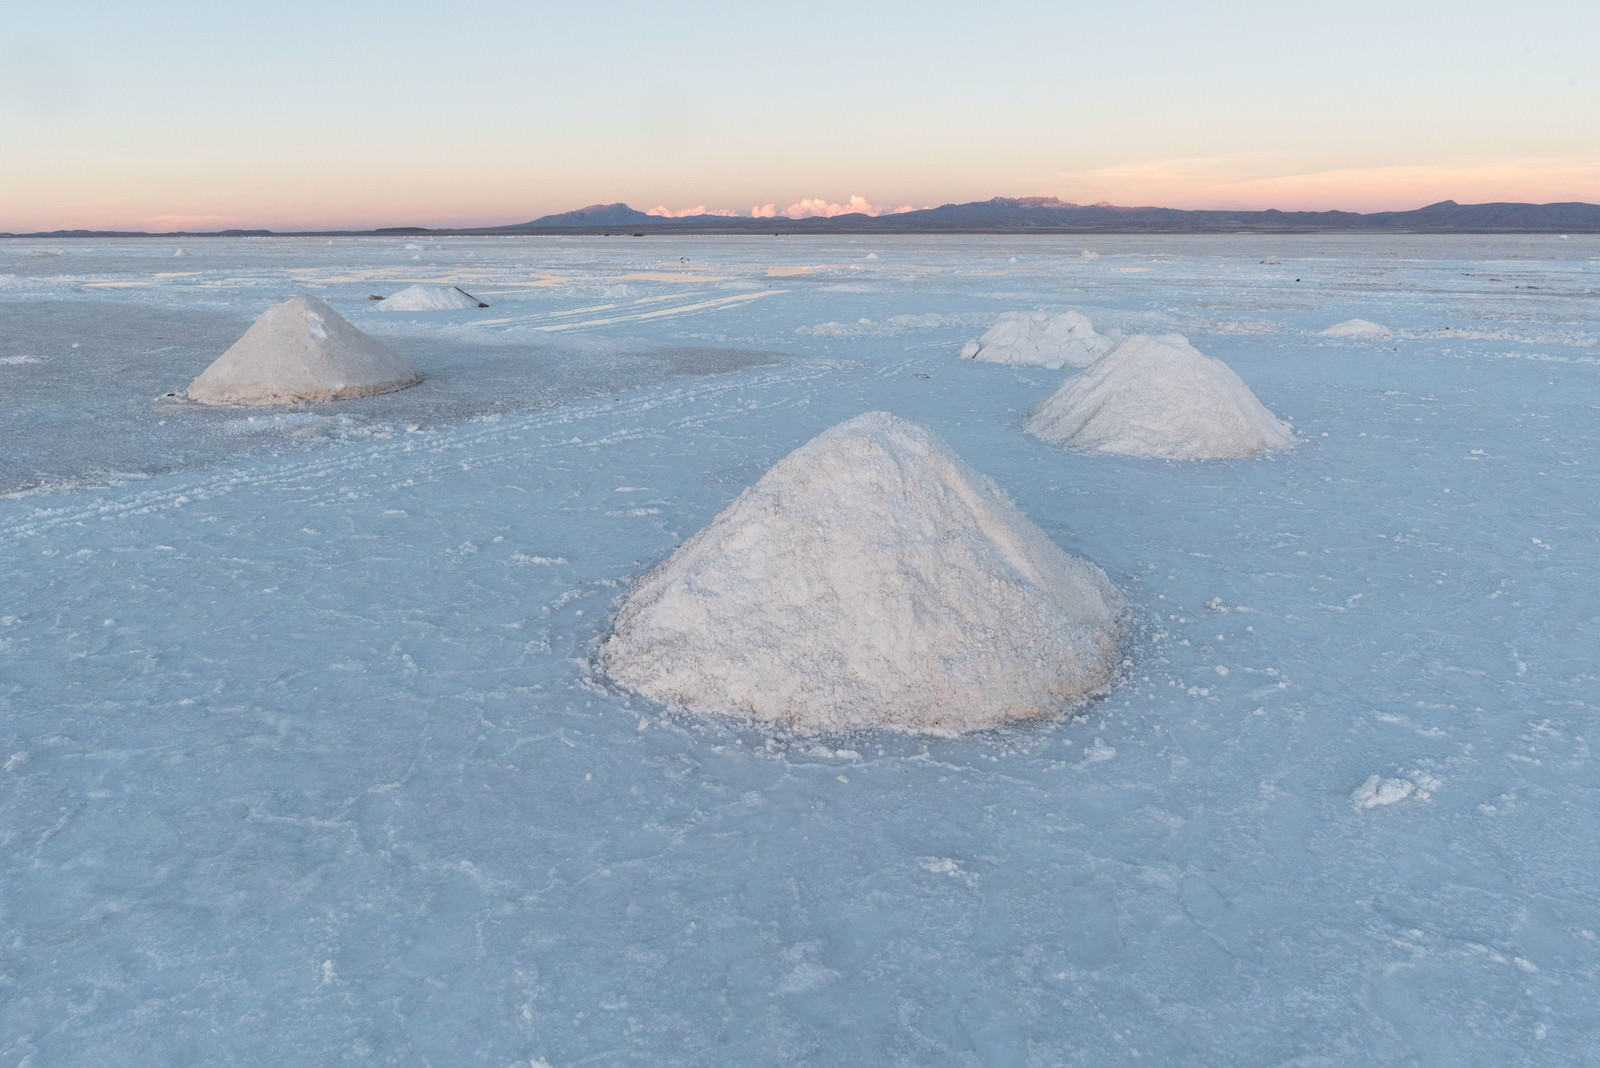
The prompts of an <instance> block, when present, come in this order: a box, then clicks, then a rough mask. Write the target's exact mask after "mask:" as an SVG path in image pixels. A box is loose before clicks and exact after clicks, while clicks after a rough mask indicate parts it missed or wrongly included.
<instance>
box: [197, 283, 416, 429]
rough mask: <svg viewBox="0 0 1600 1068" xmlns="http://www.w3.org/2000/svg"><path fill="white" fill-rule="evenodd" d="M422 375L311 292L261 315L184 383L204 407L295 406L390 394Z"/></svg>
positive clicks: (414, 381) (413, 382)
mask: <svg viewBox="0 0 1600 1068" xmlns="http://www.w3.org/2000/svg"><path fill="white" fill-rule="evenodd" d="M420 381H422V376H421V375H420V374H418V373H417V372H416V371H415V370H413V369H412V368H411V366H410V365H408V364H407V363H406V362H405V361H404V360H402V359H401V358H400V357H399V356H396V355H395V354H394V353H393V352H392V351H390V349H389V346H387V345H385V344H384V343H383V342H381V341H379V340H378V339H376V338H373V337H369V336H368V335H366V334H363V333H362V332H361V331H360V330H357V329H356V328H355V327H353V326H351V325H350V324H349V323H348V322H346V321H345V320H344V318H343V317H342V316H340V315H339V313H338V312H336V311H334V310H333V309H332V308H330V307H328V306H327V305H326V304H324V303H323V302H322V301H320V300H317V299H316V298H315V297H294V298H293V299H291V300H286V301H284V302H283V303H282V304H276V305H273V306H272V307H271V308H268V309H267V310H266V311H265V312H263V313H262V315H261V318H259V319H257V320H256V321H255V323H254V324H252V325H251V327H250V329H249V330H246V331H245V332H244V336H243V337H241V338H240V339H239V340H238V341H235V342H234V343H233V345H232V347H231V348H229V349H228V351H227V352H224V353H223V354H222V355H221V356H219V357H217V360H216V362H215V363H213V364H212V365H211V366H210V367H207V368H206V369H205V370H204V371H203V372H201V374H200V377H198V378H196V379H195V380H194V381H193V382H190V383H189V388H188V391H187V396H188V397H189V399H190V400H195V401H200V402H201V403H203V404H295V403H299V402H301V401H331V400H347V399H349V398H352V397H369V396H372V395H373V394H375V393H392V392H394V391H395V390H397V389H405V388H406V387H407V386H414V385H416V384H417V383H418V382H420Z"/></svg>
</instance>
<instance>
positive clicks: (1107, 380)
mask: <svg viewBox="0 0 1600 1068" xmlns="http://www.w3.org/2000/svg"><path fill="white" fill-rule="evenodd" d="M1023 425H1024V429H1026V430H1027V432H1028V433H1030V434H1032V435H1034V436H1035V437H1038V438H1043V439H1044V440H1045V441H1052V442H1055V443H1057V444H1060V445H1071V446H1074V447H1076V448H1080V449H1093V450H1096V451H1099V452H1114V453H1121V454H1123V455H1127V456H1149V457H1155V458H1159V459H1168V460H1205V459H1224V458H1227V457H1235V456H1252V455H1254V454H1256V453H1259V452H1266V451H1268V450H1269V449H1283V448H1288V447H1289V446H1291V445H1293V444H1294V443H1295V437H1294V432H1293V431H1292V430H1291V429H1290V427H1289V424H1287V423H1285V422H1282V421H1281V420H1279V419H1277V418H1275V417H1274V416H1273V414H1272V413H1271V412H1269V411H1267V409H1266V408H1265V407H1263V406H1262V404H1261V402H1260V401H1259V400H1257V399H1256V395H1255V394H1254V393H1252V392H1250V387H1249V386H1247V385H1245V384H1244V382H1243V381H1241V380H1240V378H1239V376H1238V375H1236V374H1234V373H1233V371H1231V370H1230V369H1229V368H1228V365H1227V364H1225V363H1223V362H1222V361H1221V360H1215V359H1212V358H1211V357H1210V356H1206V355H1204V354H1202V353H1200V352H1198V351H1196V350H1195V348H1194V347H1193V346H1192V345H1190V344H1189V342H1188V340H1187V339H1186V338H1184V337H1183V336H1182V335H1181V334H1162V335H1158V336H1149V335H1145V334H1134V335H1132V336H1131V337H1126V338H1123V339H1122V340H1121V341H1119V342H1118V343H1117V345H1116V347H1115V348H1113V349H1112V350H1111V351H1110V352H1108V353H1106V354H1105V355H1104V356H1102V357H1100V358H1099V359H1098V360H1096V361H1095V362H1094V363H1092V364H1090V365H1089V366H1088V367H1087V368H1086V369H1085V370H1083V371H1082V372H1081V373H1079V374H1076V375H1074V376H1073V377H1071V378H1069V379H1067V381H1066V384H1065V385H1063V386H1062V387H1061V388H1060V389H1058V390H1057V391H1056V392H1055V393H1054V394H1053V395H1052V396H1051V397H1050V398H1049V399H1048V400H1046V401H1045V402H1044V403H1043V404H1041V405H1039V407H1038V408H1036V409H1035V410H1034V412H1033V414H1032V415H1030V416H1028V419H1027V421H1026V423H1024V424H1023Z"/></svg>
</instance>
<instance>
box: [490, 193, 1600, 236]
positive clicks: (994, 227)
mask: <svg viewBox="0 0 1600 1068" xmlns="http://www.w3.org/2000/svg"><path fill="white" fill-rule="evenodd" d="M621 226H650V227H653V228H666V229H671V230H679V231H683V230H695V231H708V232H714V231H761V230H766V231H774V230H776V231H790V232H793V231H818V230H821V231H829V230H833V231H849V232H893V233H918V232H937V231H982V232H988V231H1000V232H1003V231H1011V230H1059V231H1070V232H1083V233H1094V232H1100V233H1234V232H1239V231H1260V232H1267V233H1285V232H1328V231H1347V232H1356V233H1359V232H1385V231H1390V232H1403V233H1572V232H1577V233H1597V232H1600V205H1596V204H1582V203H1569V204H1457V203H1456V202H1455V201H1453V200H1444V201H1440V202H1439V203H1437V204H1430V205H1428V206H1427V207H1425V208H1418V209H1416V210H1414V211H1383V212H1373V213H1370V214H1362V213H1360V212H1353V211H1279V210H1277V209H1275V208H1273V209H1268V210H1265V211H1216V210H1187V209H1182V208H1155V207H1133V208H1128V207H1118V206H1116V205H1113V204H1087V205H1085V204H1071V203H1068V202H1066V201H1062V200H1057V199H1056V198H1055V197H994V198H993V199H990V200H979V201H973V202H971V203H967V204H944V205H941V206H940V207H937V208H924V209H922V210H920V211H906V212H901V213H899V214H897V215H875V216H874V215H859V214H852V215H838V216H834V217H832V218H810V219H787V218H769V219H756V218H750V217H728V216H718V215H694V216H688V217H686V218H678V219H669V218H663V217H661V216H658V215H647V214H645V213H644V212H641V211H635V210H634V209H632V208H630V207H628V206H627V205H626V204H606V205H594V206H591V207H587V208H581V209H579V210H578V211H569V212H564V213H562V214H560V215H546V216H545V217H544V218H541V219H535V220H533V221H532V222H527V223H520V224H517V225H515V226H509V227H503V228H502V227H494V228H492V229H506V230H523V231H528V230H543V229H547V228H548V229H556V228H568V227H584V228H588V229H600V230H603V229H606V228H610V227H621Z"/></svg>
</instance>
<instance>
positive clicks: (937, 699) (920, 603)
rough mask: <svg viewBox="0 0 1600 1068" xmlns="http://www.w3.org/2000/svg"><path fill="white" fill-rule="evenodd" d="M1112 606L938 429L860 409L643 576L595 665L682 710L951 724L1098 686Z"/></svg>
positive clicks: (1104, 670) (809, 724)
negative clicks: (976, 470) (952, 449)
mask: <svg viewBox="0 0 1600 1068" xmlns="http://www.w3.org/2000/svg"><path fill="white" fill-rule="evenodd" d="M1121 604H1122V602H1121V597H1120V595H1119V594H1118V593H1117V592H1116V590H1115V589H1114V588H1113V587H1112V585H1111V583H1110V581H1109V580H1108V579H1107V578H1106V576H1105V574H1104V573H1103V572H1102V571H1101V570H1100V569H1099V568H1097V567H1095V566H1094V565H1092V564H1089V563H1086V562H1084V561H1081V560H1077V559H1074V558H1073V557H1071V556H1068V555H1067V554H1066V553H1064V552H1062V551H1061V550H1060V549H1059V548H1057V547H1056V546H1055V545H1054V544H1053V543H1052V542H1051V541H1050V540H1049V539H1048V538H1047V537H1046V536H1045V534H1044V532H1043V531H1041V530H1040V529H1039V528H1038V527H1037V526H1035V525H1034V524H1033V523H1031V522H1030V521H1029V520H1028V519H1027V518H1026V517H1024V516H1023V515H1022V514H1021V513H1020V512H1019V511H1017V509H1016V507H1015V506H1014V505H1012V504H1011V503H1010V502H1009V501H1008V500H1007V499H1006V498H1005V496H1004V495H1003V494H1002V493H1001V492H1000V490H999V489H997V488H996V487H995V486H994V484H993V483H991V482H990V481H989V480H988V479H986V478H984V477H983V476H982V475H979V474H977V473H976V472H974V471H972V470H971V469H970V468H968V467H967V466H966V464H964V463H963V462H962V461H961V460H960V458H958V457H957V456H956V455H955V454H954V453H953V452H952V451H951V450H950V448H949V447H948V446H947V445H945V444H944V443H943V442H942V441H941V440H940V439H939V438H938V437H936V436H935V435H934V434H932V433H931V432H929V431H927V430H925V429H923V428H921V427H918V426H915V425H913V424H911V423H907V422H905V421H903V420H901V419H897V418H895V417H894V416H892V415H887V414H885V413H882V412H871V413H868V414H866V415H862V416H858V417H857V418H855V419H852V420H850V421H849V422H847V423H843V424H840V425H839V426H836V427H834V428H833V429H831V430H828V431H826V432H824V433H823V434H821V435H819V436H818V437H817V438H815V439H814V440H812V441H811V442H809V443H808V444H806V445H803V446H801V447H800V448H799V449H796V450H795V451H794V452H793V453H790V454H789V455H788V456H787V457H785V458H784V459H783V460H781V461H779V462H778V463H777V464H776V465H775V466H774V467H773V468H772V469H771V470H770V471H768V472H767V473H766V474H765V475H764V476H762V478H761V479H760V480H759V481H757V482H756V484H755V485H753V486H751V487H750V488H749V489H747V490H745V492H744V493H743V494H741V495H740V496H739V497H738V499H737V500H735V501H734V502H733V503H732V504H731V505H729V506H728V508H727V509H726V510H724V511H723V512H722V514H721V515H719V516H717V518H716V519H715V520H713V521H712V522H711V524H710V525H709V526H707V527H706V528H705V529H704V530H702V531H700V533H698V534H696V535H695V536H694V537H693V538H691V539H690V540H689V541H687V542H685V543H684V544H683V545H682V546H680V547H679V549H678V550H677V551H676V552H675V553H673V555H672V556H671V557H670V558H669V559H668V560H667V561H666V562H665V563H663V564H662V565H661V566H660V567H658V568H656V569H655V570H654V571H652V572H650V573H649V574H648V575H646V576H645V577H644V578H642V579H641V580H640V581H639V583H638V584H637V585H636V586H635V587H634V589H633V591H632V592H631V593H630V594H629V596H628V598H627V600H626V602H625V603H624V604H623V606H622V608H621V610H620V611H619V613H618V615H617V618H616V623H615V628H614V631H613V633H612V635H611V637H610V638H608V639H607V640H606V642H605V645H604V646H603V648H602V650H601V656H600V659H601V665H602V667H603V668H604V669H605V670H606V671H607V672H608V673H609V674H610V675H611V676H612V677H613V678H615V679H616V680H617V681H618V682H620V683H622V684H623V685H624V686H627V687H629V688H630V689H633V690H636V691H638V692H639V693H642V694H645V695H647V696H649V697H653V698H656V699H658V700H663V701H669V702H675V703H678V704H681V705H684V706H686V707H688V708H690V709H694V710H696V711H701V712H711V713H721V714H727V715H736V716H752V717H756V718H759V719H765V720H772V721H776V722H780V723H785V724H790V725H792V726H795V727H798V728H800V729H802V730H808V731H823V730H828V731H832V730H845V729H849V728H855V727H886V728H892V729H895V730H904V731H922V732H928V733H934V734H954V733H957V732H960V731H967V730H972V729H975V728H980V727H987V726H992V725H995V724H998V723H1002V722H1004V721H1006V720H1012V719H1019V718H1025V717H1033V716H1042V715H1048V714H1051V713H1055V712H1058V711H1060V710H1062V709H1065V708H1068V707H1070V706H1071V705H1073V704H1076V703H1078V702H1080V701H1082V700H1084V699H1085V698H1086V697H1088V696H1089V695H1091V694H1093V693H1094V692H1096V691H1098V690H1101V689H1103V688H1104V687H1106V686H1107V685H1108V684H1109V683H1110V682H1111V678H1112V670H1113V667H1114V665H1115V663H1116V659H1117V655H1118V654H1117V626H1118V617H1119V614H1120V611H1121Z"/></svg>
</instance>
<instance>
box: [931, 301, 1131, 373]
mask: <svg viewBox="0 0 1600 1068" xmlns="http://www.w3.org/2000/svg"><path fill="white" fill-rule="evenodd" d="M1113 344H1114V342H1113V341H1112V339H1111V338H1108V337H1106V336H1105V335H1103V334H1100V333H1097V332H1096V331H1095V328H1094V326H1093V324H1091V323H1090V322H1089V320H1088V318H1087V317H1086V316H1084V315H1083V314H1082V313H1080V312H1075V311H1069V312H1062V313H1061V314H1060V315H1047V314H1045V313H1044V312H1006V313H1004V314H1003V315H1001V316H1000V318H998V319H996V320H995V322H994V325H993V326H991V327H990V328H989V329H988V331H987V332H985V333H984V335H983V336H982V337H980V338H979V339H978V340H976V341H969V342H967V343H966V345H965V346H963V347H962V349H961V355H962V358H963V359H968V360H986V361H988V362H989V363H1024V364H1034V365H1037V366H1040V367H1048V368H1050V369H1051V370H1054V369H1056V368H1060V367H1068V366H1071V367H1087V366H1088V365H1089V364H1091V363H1093V362H1094V361H1095V359H1096V358H1097V357H1099V356H1101V355H1102V354H1104V353H1105V351H1106V350H1107V349H1109V348H1111V346H1112V345H1113Z"/></svg>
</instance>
